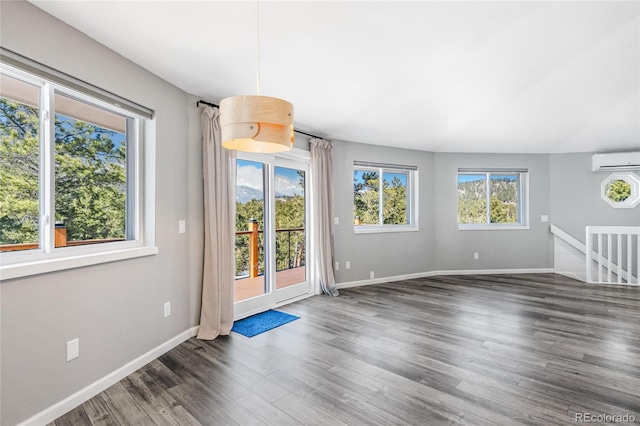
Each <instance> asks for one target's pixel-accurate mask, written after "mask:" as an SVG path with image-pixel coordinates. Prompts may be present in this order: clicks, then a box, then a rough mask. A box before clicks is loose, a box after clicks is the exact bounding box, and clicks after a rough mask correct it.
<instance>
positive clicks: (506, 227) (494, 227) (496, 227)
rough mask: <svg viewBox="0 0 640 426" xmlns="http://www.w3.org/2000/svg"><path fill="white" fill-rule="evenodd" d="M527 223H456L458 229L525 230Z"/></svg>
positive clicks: (527, 227) (527, 226)
mask: <svg viewBox="0 0 640 426" xmlns="http://www.w3.org/2000/svg"><path fill="white" fill-rule="evenodd" d="M528 229H530V228H529V225H458V231H525V230H528Z"/></svg>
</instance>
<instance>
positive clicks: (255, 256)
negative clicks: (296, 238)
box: [236, 220, 305, 278]
mask: <svg viewBox="0 0 640 426" xmlns="http://www.w3.org/2000/svg"><path fill="white" fill-rule="evenodd" d="M258 226H259V225H258V221H256V220H250V221H249V224H248V228H249V229H248V230H246V231H236V235H249V277H250V278H255V277H257V276H258V274H259V266H260V251H259V249H260V244H259V243H258V235H259V234H261V233H264V231H263V230H261V229H258ZM304 229H305V228H304V227H303V228H287V229H276V233H278V232H289V233H290V232H296V231H304Z"/></svg>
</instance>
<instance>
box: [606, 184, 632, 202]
mask: <svg viewBox="0 0 640 426" xmlns="http://www.w3.org/2000/svg"><path fill="white" fill-rule="evenodd" d="M629 197H631V185H630V184H629V182H627V181H625V180H622V179H617V180H614V181H613V182H611V183H609V185H608V187H607V198H608V199H610V200H611V201H615V202H616V203H621V202H623V201H624V200H626V199H627V198H629Z"/></svg>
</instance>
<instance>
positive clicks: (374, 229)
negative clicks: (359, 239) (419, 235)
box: [353, 226, 420, 234]
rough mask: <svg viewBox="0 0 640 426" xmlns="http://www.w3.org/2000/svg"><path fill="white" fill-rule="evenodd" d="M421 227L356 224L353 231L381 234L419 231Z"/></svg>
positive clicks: (355, 232)
mask: <svg viewBox="0 0 640 426" xmlns="http://www.w3.org/2000/svg"><path fill="white" fill-rule="evenodd" d="M419 230H420V228H417V227H415V226H397V227H393V226H387V227H383V226H377V227H364V226H354V227H353V233H354V234H381V233H385V232H418V231H419Z"/></svg>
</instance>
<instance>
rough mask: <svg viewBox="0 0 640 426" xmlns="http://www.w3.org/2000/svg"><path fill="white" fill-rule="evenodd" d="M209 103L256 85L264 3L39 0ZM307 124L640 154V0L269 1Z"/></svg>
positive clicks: (293, 97)
mask: <svg viewBox="0 0 640 426" xmlns="http://www.w3.org/2000/svg"><path fill="white" fill-rule="evenodd" d="M32 3H33V4H35V5H36V6H38V7H40V8H41V9H43V10H45V11H46V12H48V13H50V14H52V15H54V16H56V17H58V18H59V19H61V20H63V21H65V22H66V23H68V24H70V25H71V26H73V27H75V28H77V29H79V30H80V31H82V32H84V33H86V34H87V35H89V36H90V37H92V38H94V39H95V40H97V41H99V42H100V43H102V44H104V45H106V46H108V47H110V48H111V49H113V50H115V51H116V52H118V53H120V54H121V55H123V56H125V57H127V58H129V59H130V60H132V61H134V62H136V63H138V64H139V65H141V66H143V67H144V68H146V69H148V70H149V71H151V72H153V73H154V74H157V75H159V76H160V77H162V78H164V79H165V80H167V81H169V82H171V83H173V84H174V85H176V86H178V87H180V88H181V89H183V90H185V91H186V92H188V93H192V94H194V95H197V96H200V97H202V98H203V99H205V100H213V101H219V100H220V99H223V98H225V97H228V96H235V95H246V94H255V93H256V2H253V1H248V2H244V1H225V2H220V1H200V2H191V1H162V2H150V1H142V2H134V1H123V2H115V1H105V2H93V1H89V2H86V1H57V2H52V1H32ZM260 44H261V48H260V52H261V70H262V71H261V75H262V79H261V80H262V83H261V86H262V87H261V94H262V95H267V96H275V97H279V98H283V99H286V100H288V101H290V102H292V103H293V104H294V106H295V125H296V127H297V128H300V129H303V130H306V131H309V132H312V133H315V134H319V135H323V136H326V137H328V138H331V139H339V140H348V141H355V142H364V143H370V144H379V145H388V146H395V147H403V148H412V149H419V150H427V151H439V152H514V153H519V152H529V153H557V152H587V151H622V150H633V149H636V150H637V149H640V84H639V82H640V2H638V1H620V2H615V1H603V2H592V1H569V2H540V1H532V2H518V1H512V2H507V1H504V2H484V1H472V2H456V1H446V2H436V1H424V2H402V1H378V2H365V1H297V2H281V1H268V0H262V1H261V2H260Z"/></svg>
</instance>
